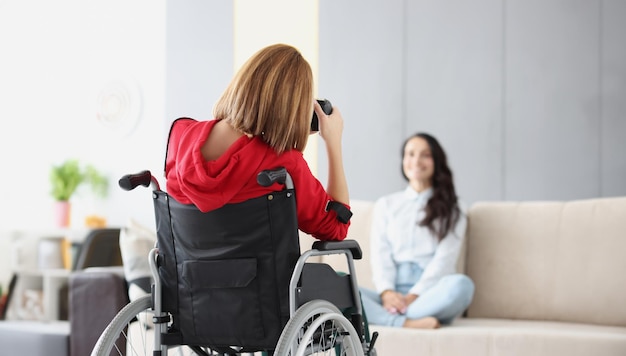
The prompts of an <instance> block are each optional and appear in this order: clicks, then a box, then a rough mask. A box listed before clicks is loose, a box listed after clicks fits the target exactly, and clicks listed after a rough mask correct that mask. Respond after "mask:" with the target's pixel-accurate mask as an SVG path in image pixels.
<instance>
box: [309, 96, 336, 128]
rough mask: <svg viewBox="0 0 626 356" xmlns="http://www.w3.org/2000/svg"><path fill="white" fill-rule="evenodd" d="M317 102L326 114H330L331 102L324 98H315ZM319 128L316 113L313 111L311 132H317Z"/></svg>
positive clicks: (331, 110)
mask: <svg viewBox="0 0 626 356" xmlns="http://www.w3.org/2000/svg"><path fill="white" fill-rule="evenodd" d="M317 102H318V103H319V104H320V106H321V107H322V110H323V111H324V113H325V114H326V115H330V114H331V113H332V112H333V104H331V103H330V101H328V100H326V99H317ZM319 130H320V120H319V119H318V118H317V114H316V113H315V111H313V119H312V120H311V132H317V131H319Z"/></svg>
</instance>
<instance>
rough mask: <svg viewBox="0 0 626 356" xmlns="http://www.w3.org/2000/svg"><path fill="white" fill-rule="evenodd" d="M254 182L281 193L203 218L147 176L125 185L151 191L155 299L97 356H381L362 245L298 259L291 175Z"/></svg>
mask: <svg viewBox="0 0 626 356" xmlns="http://www.w3.org/2000/svg"><path fill="white" fill-rule="evenodd" d="M257 182H258V184H260V185H263V186H266V187H269V186H271V185H272V184H274V183H275V182H278V183H280V184H282V186H283V189H282V190H279V191H274V192H272V193H269V194H266V195H263V196H260V197H258V198H253V199H250V200H247V201H244V202H241V203H235V204H227V205H225V206H223V207H221V208H219V209H216V210H213V211H209V212H207V213H203V212H201V211H199V210H198V209H197V208H196V207H195V206H193V205H186V204H181V203H179V202H177V201H176V200H175V199H173V198H172V197H170V196H169V195H168V194H167V193H166V192H164V191H162V190H161V189H160V188H159V184H158V181H157V179H156V178H155V177H153V176H152V174H151V173H150V172H149V171H143V172H140V173H137V174H130V175H126V176H124V177H122V179H120V182H119V183H120V186H121V187H122V188H123V189H125V190H132V189H134V188H135V187H137V186H139V185H141V186H144V187H148V186H150V187H151V188H152V197H153V202H154V209H155V218H156V227H157V243H156V247H155V248H154V249H152V250H151V251H150V254H149V256H148V260H149V264H150V270H151V273H152V279H153V283H152V291H151V293H150V294H148V295H146V296H144V297H142V298H140V299H136V300H134V301H132V302H130V303H129V304H128V305H126V306H125V307H124V308H122V309H121V310H120V311H119V313H118V314H117V315H116V316H115V317H114V318H113V320H112V321H111V322H110V323H109V325H108V326H107V327H106V329H105V330H104V332H103V333H102V334H101V336H100V338H99V339H98V341H97V343H96V345H95V347H94V349H93V351H92V353H91V355H92V356H105V355H106V356H108V355H111V354H113V355H124V354H129V355H140V354H148V353H150V354H152V355H247V354H249V355H268V356H271V355H277V356H286V355H289V356H300V355H358V356H361V355H363V356H365V355H368V356H375V355H376V351H375V348H374V343H375V341H376V337H377V333H374V335H372V336H371V337H370V335H369V330H368V327H367V321H366V320H365V318H364V314H363V310H362V306H361V302H360V296H359V291H358V284H357V280H356V274H355V271H354V263H353V260H354V259H360V258H361V250H360V247H359V245H358V243H357V242H356V241H354V240H344V241H333V242H329V241H316V242H315V243H313V246H312V248H311V249H310V250H308V251H305V252H304V253H302V254H300V246H299V238H298V223H297V215H296V205H295V204H296V203H295V189H294V186H293V182H292V180H291V177H290V176H289V174H288V172H287V171H286V170H285V169H284V168H278V169H274V170H266V171H262V172H260V173H259V174H258V176H257ZM327 254H339V255H344V256H345V258H346V262H347V266H348V272H347V273H344V272H337V271H335V270H334V269H332V268H331V267H330V266H329V265H327V264H323V263H318V262H308V260H309V259H310V258H311V257H314V256H320V255H327Z"/></svg>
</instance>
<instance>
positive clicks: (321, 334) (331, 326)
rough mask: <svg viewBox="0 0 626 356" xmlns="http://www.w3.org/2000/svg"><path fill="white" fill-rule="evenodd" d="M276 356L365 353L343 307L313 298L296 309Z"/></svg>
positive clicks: (281, 338)
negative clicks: (342, 310)
mask: <svg viewBox="0 0 626 356" xmlns="http://www.w3.org/2000/svg"><path fill="white" fill-rule="evenodd" d="M275 355H281V356H283V355H284V356H303V355H346V356H362V355H363V346H362V345H361V341H360V339H359V336H358V334H357V332H356V330H355V329H354V326H353V325H352V323H350V321H348V319H346V317H344V316H343V314H341V312H340V311H339V309H337V307H336V306H334V305H333V304H331V303H329V302H327V301H324V300H313V301H310V302H308V303H306V304H304V305H303V306H301V307H300V308H298V310H296V312H295V314H294V315H293V317H292V318H291V319H289V321H288V322H287V325H286V326H285V328H284V329H283V332H282V334H281V335H280V338H279V339H278V344H277V345H276V351H275Z"/></svg>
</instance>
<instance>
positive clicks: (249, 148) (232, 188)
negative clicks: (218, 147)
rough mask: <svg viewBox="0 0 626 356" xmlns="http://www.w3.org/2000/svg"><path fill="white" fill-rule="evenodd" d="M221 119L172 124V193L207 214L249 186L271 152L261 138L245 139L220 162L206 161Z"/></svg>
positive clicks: (168, 175)
mask: <svg viewBox="0 0 626 356" xmlns="http://www.w3.org/2000/svg"><path fill="white" fill-rule="evenodd" d="M217 122H218V121H217V120H211V121H196V120H194V119H188V118H184V119H179V120H177V121H175V122H174V123H173V124H172V128H171V130H170V136H169V140H168V152H167V157H166V164H165V176H166V178H167V190H168V194H170V195H171V196H173V197H174V198H175V199H176V200H178V201H179V202H181V203H183V204H194V205H195V206H196V207H198V209H200V210H201V211H203V212H207V211H210V210H214V209H217V208H220V207H222V206H223V205H225V204H226V203H228V202H230V201H231V200H232V198H233V197H234V196H235V195H236V194H237V193H238V192H239V191H241V190H242V188H243V187H244V186H245V185H246V184H250V182H256V178H255V172H258V171H259V167H260V166H261V163H262V162H263V160H264V157H265V156H266V154H267V150H269V149H271V148H270V147H269V146H268V145H266V144H265V143H264V142H263V141H261V139H260V138H259V137H253V138H249V137H247V136H243V137H241V138H239V139H238V140H237V141H235V143H233V144H232V145H231V146H230V147H229V148H228V150H227V151H226V152H225V153H224V154H223V155H222V156H220V157H219V158H218V159H217V160H213V161H206V160H205V159H204V157H203V156H202V152H201V148H202V145H203V144H204V142H205V141H206V139H207V138H208V137H209V133H210V132H211V130H212V129H213V127H214V126H215V124H216V123H217Z"/></svg>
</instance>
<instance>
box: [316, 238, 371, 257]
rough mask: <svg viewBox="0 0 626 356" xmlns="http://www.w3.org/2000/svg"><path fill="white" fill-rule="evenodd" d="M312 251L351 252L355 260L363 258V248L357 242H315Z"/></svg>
mask: <svg viewBox="0 0 626 356" xmlns="http://www.w3.org/2000/svg"><path fill="white" fill-rule="evenodd" d="M312 249H314V250H318V251H334V250H350V252H352V258H353V259H355V260H360V259H361V258H362V257H363V252H361V246H359V243H358V242H357V241H356V240H343V241H315V242H314V243H313V247H312Z"/></svg>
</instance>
